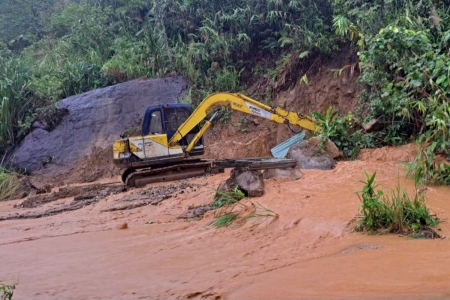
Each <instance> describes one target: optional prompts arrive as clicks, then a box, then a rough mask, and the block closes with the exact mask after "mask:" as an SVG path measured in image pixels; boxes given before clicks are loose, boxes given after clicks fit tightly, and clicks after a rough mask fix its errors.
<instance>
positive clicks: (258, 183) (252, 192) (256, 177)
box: [232, 170, 264, 197]
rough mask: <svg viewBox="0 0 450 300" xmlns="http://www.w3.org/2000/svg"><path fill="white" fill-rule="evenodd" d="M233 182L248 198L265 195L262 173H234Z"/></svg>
mask: <svg viewBox="0 0 450 300" xmlns="http://www.w3.org/2000/svg"><path fill="white" fill-rule="evenodd" d="M232 179H233V181H234V182H236V184H237V186H238V187H239V188H240V189H241V190H242V191H243V192H244V193H245V194H246V195H247V196H248V197H260V196H262V195H264V180H263V175H262V173H261V172H260V171H239V170H237V171H236V172H234V174H233V177H232Z"/></svg>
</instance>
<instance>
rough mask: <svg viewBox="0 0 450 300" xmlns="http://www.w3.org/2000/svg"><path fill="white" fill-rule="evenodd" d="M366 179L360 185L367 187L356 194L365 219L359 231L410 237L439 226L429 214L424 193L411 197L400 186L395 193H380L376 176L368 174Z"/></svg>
mask: <svg viewBox="0 0 450 300" xmlns="http://www.w3.org/2000/svg"><path fill="white" fill-rule="evenodd" d="M365 176H366V181H362V180H361V181H360V182H361V183H363V184H364V186H363V189H362V190H361V191H358V192H357V194H358V197H359V199H360V200H361V202H362V203H361V206H360V212H361V213H362V219H361V221H360V223H359V226H358V227H357V229H358V230H360V231H368V232H370V233H374V232H380V231H386V232H390V233H403V234H409V233H417V232H420V231H427V230H430V227H435V226H437V224H438V223H439V221H438V219H437V218H436V217H435V216H433V215H431V214H430V212H429V209H428V208H427V206H426V204H425V195H424V194H423V193H419V192H417V191H416V192H415V194H414V196H412V197H411V196H410V195H409V194H408V193H407V192H406V191H405V190H404V189H403V188H402V187H401V186H400V183H398V184H397V186H396V188H395V190H392V191H391V192H390V195H386V194H385V193H384V192H383V191H382V190H380V189H377V187H378V186H379V185H377V184H375V177H376V172H375V173H373V174H372V175H371V176H369V175H368V174H367V172H365ZM433 235H434V234H433Z"/></svg>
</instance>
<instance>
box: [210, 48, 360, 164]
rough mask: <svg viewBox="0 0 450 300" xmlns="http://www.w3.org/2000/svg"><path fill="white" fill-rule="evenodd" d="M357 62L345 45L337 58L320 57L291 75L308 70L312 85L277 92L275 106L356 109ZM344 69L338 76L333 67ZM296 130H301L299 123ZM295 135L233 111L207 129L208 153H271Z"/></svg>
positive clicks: (305, 110) (226, 155)
mask: <svg viewBox="0 0 450 300" xmlns="http://www.w3.org/2000/svg"><path fill="white" fill-rule="evenodd" d="M357 62H358V57H357V56H356V54H355V53H353V52H352V51H351V49H349V48H345V49H343V51H342V52H341V53H340V54H339V55H338V56H337V57H335V58H333V59H330V58H329V59H322V58H319V59H317V60H316V61H314V62H313V63H312V65H311V66H310V68H309V69H306V70H304V69H299V70H297V71H293V72H294V73H295V74H291V76H293V77H296V78H298V79H300V77H302V76H303V75H304V74H305V72H306V75H307V77H308V84H305V83H303V82H301V81H300V80H296V81H295V82H296V83H295V84H294V85H293V86H292V87H291V88H289V89H287V90H284V91H280V92H279V93H277V94H276V96H275V99H273V102H274V105H279V106H281V107H285V108H287V109H289V110H293V111H296V112H300V113H302V114H307V115H311V112H313V111H317V112H320V113H325V112H326V110H327V109H328V107H330V106H332V107H333V109H334V110H339V111H340V113H341V114H343V115H344V114H346V113H348V112H349V111H352V110H354V109H356V107H357V102H358V98H359V87H358V85H357V83H356V80H357V74H356V73H357V72H358V69H357ZM341 68H344V70H343V71H342V72H341V75H340V76H336V75H335V73H334V72H333V70H335V69H341ZM281 78H283V77H282V76H281ZM280 80H281V79H280ZM265 81H267V79H261V80H260V81H258V82H257V83H256V84H255V85H254V86H252V87H251V88H250V89H253V90H261V86H264V85H265V84H267V82H265ZM277 84H278V83H277ZM280 84H281V83H280ZM256 100H259V101H262V99H256ZM293 129H294V130H295V131H300V130H301V128H296V127H295V126H294V127H293ZM293 134H294V133H293V132H292V131H291V130H290V129H289V128H288V126H286V125H281V124H274V123H272V122H270V121H267V120H264V119H261V118H254V117H248V116H247V115H245V114H243V113H238V112H233V113H232V115H231V118H230V119H229V120H228V121H227V123H226V124H223V123H220V122H219V123H217V124H214V127H213V128H211V129H210V130H209V131H207V132H206V135H205V139H206V141H207V142H208V145H207V146H208V147H207V148H206V154H205V155H206V156H207V157H210V158H230V157H264V156H270V155H271V154H270V149H271V148H272V147H274V146H276V145H277V144H279V143H281V142H283V141H285V140H286V139H288V138H289V137H291V136H292V135H293Z"/></svg>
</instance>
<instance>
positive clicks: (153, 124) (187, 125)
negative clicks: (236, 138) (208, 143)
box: [113, 93, 317, 187]
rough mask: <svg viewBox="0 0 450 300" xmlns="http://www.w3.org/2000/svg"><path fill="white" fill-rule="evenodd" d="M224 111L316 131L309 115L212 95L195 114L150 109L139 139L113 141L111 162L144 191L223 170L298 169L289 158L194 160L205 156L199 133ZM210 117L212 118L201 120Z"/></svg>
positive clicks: (175, 107) (186, 109) (179, 107)
mask: <svg viewBox="0 0 450 300" xmlns="http://www.w3.org/2000/svg"><path fill="white" fill-rule="evenodd" d="M222 108H230V109H232V110H236V111H240V112H243V113H246V114H250V115H253V116H257V117H261V118H265V119H267V120H270V121H273V122H277V123H281V124H288V125H290V124H292V125H298V126H300V127H302V128H304V129H308V130H312V131H314V130H316V129H317V126H316V125H315V124H314V122H313V120H312V119H311V118H310V117H308V116H303V115H300V114H298V113H296V112H293V111H288V110H285V109H284V108H281V107H275V108H272V107H270V106H268V105H265V104H263V103H260V102H258V101H256V100H254V99H252V98H250V97H247V96H245V95H243V94H240V93H216V94H212V95H210V96H208V97H206V98H205V99H204V100H203V101H202V102H201V103H200V105H199V106H198V107H197V108H196V109H195V110H194V111H193V112H192V109H191V108H190V106H189V105H186V104H181V103H173V104H161V105H153V106H149V107H147V109H146V111H145V114H144V118H143V121H142V136H136V137H128V138H121V139H119V140H116V141H114V144H113V163H114V164H115V165H117V166H118V167H120V168H122V169H125V171H124V172H123V174H122V181H123V182H124V183H125V184H126V185H127V187H142V186H145V185H146V184H149V183H153V182H161V181H172V180H180V179H184V178H190V177H196V176H202V175H205V174H206V173H210V174H217V173H220V172H224V169H225V168H241V169H246V170H264V169H271V168H287V167H293V166H295V165H296V161H295V160H291V159H275V158H243V159H216V160H214V159H201V158H195V157H196V156H200V155H203V154H204V152H205V148H204V143H203V135H204V133H205V132H206V131H207V130H208V128H209V127H210V126H211V124H212V122H213V121H214V119H215V118H216V117H217V116H218V114H219V112H220V111H221V109H222ZM208 115H210V116H211V117H210V118H209V119H208V120H206V121H205V119H206V118H207V117H208ZM202 123H203V126H201V127H200V124H202Z"/></svg>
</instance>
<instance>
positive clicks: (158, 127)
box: [113, 103, 205, 168]
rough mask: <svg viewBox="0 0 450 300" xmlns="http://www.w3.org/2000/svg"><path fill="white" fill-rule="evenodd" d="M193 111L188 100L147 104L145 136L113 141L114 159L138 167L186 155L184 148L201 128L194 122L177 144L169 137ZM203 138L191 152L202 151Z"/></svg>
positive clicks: (192, 153) (191, 154)
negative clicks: (186, 102)
mask: <svg viewBox="0 0 450 300" xmlns="http://www.w3.org/2000/svg"><path fill="white" fill-rule="evenodd" d="M191 114H192V109H191V108H190V107H189V106H188V105H186V104H180V103H174V104H162V105H152V106H149V107H147V109H146V111H145V115H144V118H143V120H142V136H139V137H129V138H123V139H120V140H116V141H115V142H114V150H113V151H114V157H113V162H114V164H116V165H117V166H119V167H122V168H123V167H127V168H130V167H133V168H139V167H141V166H144V165H145V166H149V165H153V164H161V163H162V162H163V161H164V162H166V163H167V162H168V161H172V160H175V161H176V160H180V159H185V157H186V153H185V152H184V149H185V148H186V147H187V146H188V145H189V143H190V142H191V141H192V139H193V137H194V136H195V135H196V134H197V133H198V132H199V130H200V129H199V127H198V126H195V127H194V128H192V130H191V131H189V133H188V134H187V135H185V136H184V137H183V138H182V139H181V140H180V141H179V142H178V144H177V145H176V146H173V147H171V146H169V141H170V139H171V138H172V136H173V135H174V134H175V133H176V132H177V130H178V128H179V127H180V126H181V125H182V124H183V123H184V122H185V121H186V119H187V118H188V117H189V116H190V115H191ZM204 152H205V150H204V146H203V139H202V138H201V139H199V140H198V141H197V143H195V146H194V148H193V149H192V151H190V153H189V156H196V155H203V154H204Z"/></svg>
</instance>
